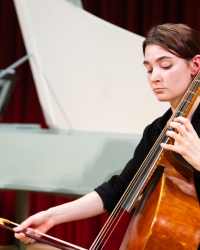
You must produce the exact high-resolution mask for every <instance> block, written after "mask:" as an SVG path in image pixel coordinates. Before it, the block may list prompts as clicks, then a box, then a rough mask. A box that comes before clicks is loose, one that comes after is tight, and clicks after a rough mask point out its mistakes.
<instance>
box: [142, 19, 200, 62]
mask: <svg viewBox="0 0 200 250" xmlns="http://www.w3.org/2000/svg"><path fill="white" fill-rule="evenodd" d="M147 45H158V46H160V47H162V48H163V49H165V50H167V51H169V52H171V53H172V54H175V55H176V56H179V57H181V58H183V59H185V60H188V61H189V60H190V59H192V58H193V57H194V56H195V55H197V54H200V37H199V34H198V33H197V32H196V31H195V30H194V29H192V28H190V27H189V26H187V25H185V24H172V23H166V24H162V25H158V26H156V27H153V28H151V29H150V30H149V32H148V34H147V37H146V39H145V40H144V42H143V53H144V54H145V49H146V47H147Z"/></svg>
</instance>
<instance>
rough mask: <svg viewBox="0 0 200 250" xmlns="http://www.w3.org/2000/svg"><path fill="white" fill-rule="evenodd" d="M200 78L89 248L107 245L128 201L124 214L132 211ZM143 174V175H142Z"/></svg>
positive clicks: (185, 114)
mask: <svg viewBox="0 0 200 250" xmlns="http://www.w3.org/2000/svg"><path fill="white" fill-rule="evenodd" d="M199 79H200V72H198V74H197V75H196V77H195V78H194V80H193V81H192V83H191V85H190V87H189V88H188V90H187V91H186V93H185V94H184V96H183V98H182V100H181V102H180V103H179V105H178V106H177V108H176V110H175V111H174V112H173V114H172V116H171V118H170V119H169V121H168V123H167V125H166V126H165V127H164V129H163V130H162V132H161V134H160V135H159V137H158V139H157V140H156V142H155V143H154V145H153V147H152V149H151V150H150V152H149V154H148V155H147V157H146V158H145V160H144V161H143V163H142V165H141V167H140V168H139V170H138V171H137V173H136V174H135V176H134V177H133V179H132V181H131V182H130V184H129V186H128V187H127V189H126V191H125V192H124V194H123V196H122V197H121V199H120V200H119V202H118V203H117V205H116V207H115V209H114V210H113V212H112V213H111V215H110V216H109V218H108V220H107V222H106V223H105V225H104V227H103V228H102V230H101V231H100V233H99V235H98V236H97V238H96V240H95V241H94V242H93V244H92V246H91V247H90V249H89V250H95V247H97V248H98V247H99V246H100V244H103V246H104V245H105V243H102V241H103V240H104V238H105V237H106V236H107V234H109V235H108V237H110V235H111V233H112V232H113V230H114V229H112V231H111V233H109V231H110V229H111V226H112V225H113V224H114V223H116V222H115V220H116V219H115V218H117V215H118V214H119V212H121V210H120V209H121V208H123V206H124V205H125V204H126V203H128V204H127V205H126V206H125V208H124V210H122V214H124V212H125V210H126V211H130V205H129V203H130V202H129V201H130V199H129V198H130V196H131V195H132V193H133V191H134V194H135V197H134V198H132V201H131V208H132V207H133V205H134V204H135V202H136V201H137V199H138V197H139V195H140V194H141V193H142V191H143V189H144V188H145V186H146V185H145V184H146V183H147V182H148V180H149V179H150V178H151V176H152V175H153V173H154V171H155V169H156V167H155V164H156V163H157V161H158V159H159V157H160V155H161V154H162V152H163V149H162V148H161V147H160V144H161V142H164V143H167V142H168V141H169V139H170V138H169V137H167V136H166V132H167V130H168V129H169V125H168V124H169V123H170V122H171V121H173V120H174V118H175V117H178V116H184V117H186V116H187V115H188V113H189V111H190V109H191V107H192V105H193V103H194V102H195V100H196V98H197V96H198V94H199V92H200V88H199ZM156 151H157V154H156V155H155V153H156ZM153 156H154V158H152V157H153ZM149 163H151V164H150V167H149ZM147 167H148V169H147ZM142 174H143V176H142ZM141 178H142V184H141V180H140V179H141ZM139 180H140V181H139ZM138 184H139V185H138ZM134 189H135V190H134ZM128 199H129V200H128ZM127 201H128V202H127ZM121 217H122V215H120V218H121ZM118 221H119V219H118V220H117V223H118ZM115 227H116V225H115ZM115 227H114V228H115ZM107 240H108V238H107V239H106V242H107ZM97 248H96V249H97Z"/></svg>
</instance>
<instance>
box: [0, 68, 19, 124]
mask: <svg viewBox="0 0 200 250" xmlns="http://www.w3.org/2000/svg"><path fill="white" fill-rule="evenodd" d="M16 79H17V74H16V73H15V70H10V71H9V72H8V73H7V74H6V75H4V76H3V77H2V78H0V119H1V118H2V116H3V114H4V111H5V107H6V105H7V103H8V101H9V99H10V96H11V94H12V91H13V88H14V86H15V83H16Z"/></svg>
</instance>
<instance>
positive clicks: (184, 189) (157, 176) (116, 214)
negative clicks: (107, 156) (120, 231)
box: [89, 72, 200, 250]
mask: <svg viewBox="0 0 200 250" xmlns="http://www.w3.org/2000/svg"><path fill="white" fill-rule="evenodd" d="M199 93H200V72H198V74H197V75H196V77H195V78H194V80H193V81H192V83H191V84H190V86H189V88H188V89H187V91H186V93H185V94H184V96H183V98H182V100H181V101H180V103H179V105H178V106H177V108H176V110H175V111H174V112H173V114H172V116H171V118H170V119H169V121H168V123H167V124H166V126H165V127H164V129H163V130H162V132H161V134H160V136H159V137H158V139H157V140H156V142H155V143H154V145H153V147H152V149H151V150H150V152H149V154H148V155H147V156H146V158H145V160H144V161H143V163H142V164H141V166H140V168H139V169H138V171H137V173H136V175H135V176H134V177H133V179H132V180H131V182H130V184H129V186H128V187H127V189H126V190H125V192H124V194H123V196H122V197H121V199H120V200H119V202H118V203H117V205H116V207H115V208H114V210H113V212H112V213H111V215H110V217H109V218H108V220H107V222H106V223H105V225H104V227H103V228H102V230H101V231H100V233H99V235H98V236H97V238H96V239H95V241H94V242H93V244H92V246H91V247H90V249H89V250H97V249H104V246H105V245H106V242H107V240H108V238H109V237H110V235H111V234H112V232H113V230H114V228H115V227H116V225H117V224H118V223H119V221H120V219H121V218H122V216H123V214H124V213H126V212H128V213H131V211H132V210H133V209H134V207H135V206H136V209H135V210H134V212H133V216H132V218H131V221H130V223H129V226H128V228H127V231H126V233H125V236H124V239H123V241H122V244H121V246H120V250H152V249H153V250H160V249H163V250H168V249H170V248H172V249H173V250H183V249H189V250H196V249H197V248H198V245H199V242H200V209H199V201H198V198H197V194H196V190H195V186H194V177H193V168H192V166H191V165H190V164H189V163H187V161H186V160H184V158H183V157H182V156H181V155H179V154H177V153H174V152H172V151H169V150H163V149H162V148H161V146H160V144H161V143H171V144H173V143H174V141H173V140H172V139H171V138H170V137H168V136H166V132H167V130H168V129H170V127H169V124H170V122H171V121H173V119H174V118H176V117H179V116H182V117H187V116H188V114H189V111H190V110H191V108H192V106H193V104H194V102H195V100H196V99H197V97H198V95H199ZM141 195H142V198H141Z"/></svg>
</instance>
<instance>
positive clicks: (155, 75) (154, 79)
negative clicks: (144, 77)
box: [150, 68, 161, 83]
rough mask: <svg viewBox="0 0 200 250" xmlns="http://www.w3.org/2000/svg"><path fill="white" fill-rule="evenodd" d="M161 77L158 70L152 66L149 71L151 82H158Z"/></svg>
mask: <svg viewBox="0 0 200 250" xmlns="http://www.w3.org/2000/svg"><path fill="white" fill-rule="evenodd" d="M160 79H161V77H160V72H159V70H158V69H156V68H154V69H153V70H152V72H151V76H150V80H151V82H152V83H156V82H159V81H160Z"/></svg>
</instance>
